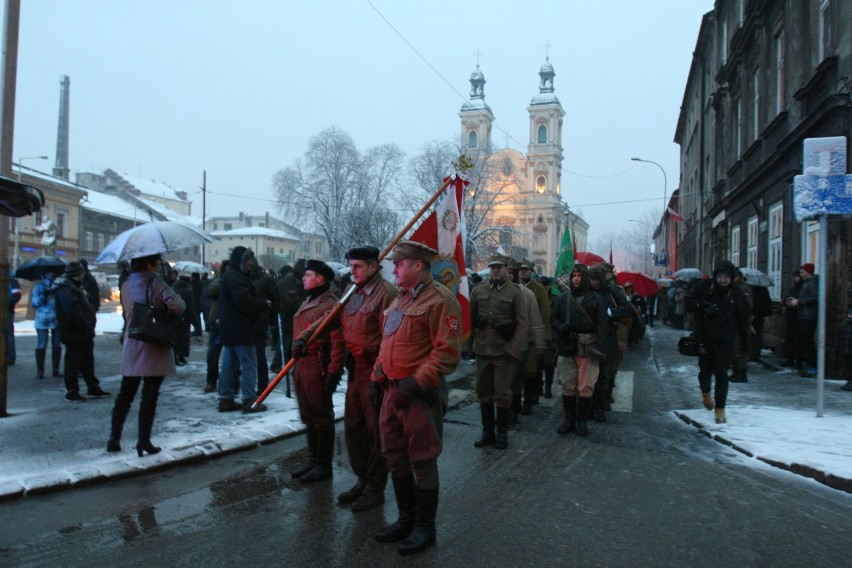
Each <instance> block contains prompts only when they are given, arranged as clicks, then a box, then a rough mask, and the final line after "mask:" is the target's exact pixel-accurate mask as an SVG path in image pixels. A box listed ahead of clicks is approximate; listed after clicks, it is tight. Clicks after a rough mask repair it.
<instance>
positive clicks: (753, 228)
mask: <svg viewBox="0 0 852 568" xmlns="http://www.w3.org/2000/svg"><path fill="white" fill-rule="evenodd" d="M747 231H748V232H747V233H746V266H748V267H749V268H757V215H755V216H754V217H751V218H749V220H748V229H747Z"/></svg>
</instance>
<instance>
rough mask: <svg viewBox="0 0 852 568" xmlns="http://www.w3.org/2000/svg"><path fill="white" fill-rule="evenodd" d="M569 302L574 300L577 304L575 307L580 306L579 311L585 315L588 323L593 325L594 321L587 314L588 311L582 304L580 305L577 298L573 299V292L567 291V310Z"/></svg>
mask: <svg viewBox="0 0 852 568" xmlns="http://www.w3.org/2000/svg"><path fill="white" fill-rule="evenodd" d="M589 293H594V292H592V291H591V290H589ZM571 302H574V303H575V304H577V307H578V308H580V311H581V312H583V315H584V316H586V319H587V320H589V323H590V324H592V325H595V321H594V320H593V319H592V317H591V316H590V315H589V312H587V311H586V309H585V308H584V307H583V306H582V305H580V302H578V301H577V300H575V299H574V294H572V293H571V292H570V291H569V292H568V307H569V310H570V307H571Z"/></svg>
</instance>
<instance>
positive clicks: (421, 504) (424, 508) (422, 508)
mask: <svg viewBox="0 0 852 568" xmlns="http://www.w3.org/2000/svg"><path fill="white" fill-rule="evenodd" d="M437 512H438V488H437V487H436V488H434V489H420V488H419V487H418V488H417V515H416V520H415V522H414V530H412V531H411V533H410V534H409V535H408V536H407V537H405V540H403V541H402V542H401V543H399V546H398V547H397V550H398V551H399V553H400V554H402V555H403V556H408V555H409V554H416V553H418V552H420V551H421V550H426V549H427V548H429V547H430V546H434V545H435V514H436V513H437Z"/></svg>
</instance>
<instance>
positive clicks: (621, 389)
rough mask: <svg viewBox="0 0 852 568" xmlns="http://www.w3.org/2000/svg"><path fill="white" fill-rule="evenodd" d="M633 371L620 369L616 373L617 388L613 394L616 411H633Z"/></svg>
mask: <svg viewBox="0 0 852 568" xmlns="http://www.w3.org/2000/svg"><path fill="white" fill-rule="evenodd" d="M633 375H634V372H633V371H619V372H618V373H617V374H616V375H615V390H613V392H612V396H613V398H614V399H615V402H614V403H612V409H613V410H614V411H615V412H633Z"/></svg>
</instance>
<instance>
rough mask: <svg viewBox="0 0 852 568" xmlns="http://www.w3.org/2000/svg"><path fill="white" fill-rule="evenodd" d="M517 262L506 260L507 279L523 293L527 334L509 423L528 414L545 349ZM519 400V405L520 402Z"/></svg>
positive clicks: (535, 305)
mask: <svg viewBox="0 0 852 568" xmlns="http://www.w3.org/2000/svg"><path fill="white" fill-rule="evenodd" d="M520 271H521V263H520V262H519V261H517V260H515V259H513V258H510V259H509V279H510V280H511V281H512V283H513V284H514V285H515V286H517V287H518V288H520V290H521V292H522V293H523V294H524V304H525V305H526V308H527V322H528V325H529V327H528V329H529V333H528V334H527V344H526V348H525V349H524V352H523V357H522V358H521V360H520V362H519V364H518V366H517V367H516V369H515V376H514V377H513V379H512V411H511V413H510V415H509V424H517V422H518V413H520V414H524V415H530V414H532V406H533V400H534V396H535V391H536V387H535V382H536V379H535V372H536V370H537V369H538V356H539V354H540V353H543V352H544V349H545V347H546V343H545V339H544V324H543V323H542V321H541V312H539V310H538V303H537V301H536V297H535V294H533V293H532V291H531V290H530V289H528V288H527V287H526V286H524V285H523V283H522V282H521V279H520ZM522 399H523V406H522V405H521V400H522Z"/></svg>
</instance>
